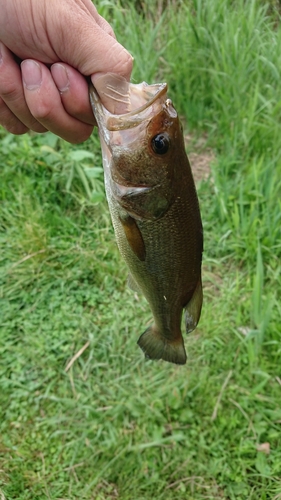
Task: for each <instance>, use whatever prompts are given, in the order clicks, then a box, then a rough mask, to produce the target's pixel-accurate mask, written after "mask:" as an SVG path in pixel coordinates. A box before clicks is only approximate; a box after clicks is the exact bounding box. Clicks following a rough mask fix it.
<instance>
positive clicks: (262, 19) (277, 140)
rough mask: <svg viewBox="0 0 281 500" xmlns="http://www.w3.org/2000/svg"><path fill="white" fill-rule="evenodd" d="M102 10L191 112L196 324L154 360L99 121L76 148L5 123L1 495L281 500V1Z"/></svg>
mask: <svg viewBox="0 0 281 500" xmlns="http://www.w3.org/2000/svg"><path fill="white" fill-rule="evenodd" d="M140 4H141V5H142V8H140ZM96 5H97V7H98V10H99V12H100V13H101V14H102V15H104V16H105V17H106V19H108V20H109V21H110V22H111V23H112V25H113V27H114V30H115V32H116V35H117V37H118V39H119V40H120V41H121V42H122V43H123V44H124V45H125V46H126V48H127V49H128V50H129V51H130V52H131V53H132V54H133V56H134V58H135V67H134V73H133V81H134V82H139V81H142V80H145V81H148V82H149V83H152V82H156V81H167V82H168V84H169V89H170V92H169V95H170V97H171V98H172V100H173V102H174V105H175V107H176V108H177V110H178V112H179V114H180V116H181V117H182V121H183V125H184V130H185V135H186V147H187V151H188V152H189V153H190V158H191V159H193V169H194V173H195V177H196V179H198V182H197V189H198V196H199V200H200V206H201V215H202V220H203V225H204V235H205V251H204V260H203V287H204V305H203V311H202V317H201V320H200V323H199V326H198V328H197V329H196V330H195V331H194V332H193V333H191V334H190V335H189V336H188V337H186V338H185V344H186V350H187V356H188V360H187V364H186V365H185V366H175V365H172V364H169V363H166V362H153V361H147V360H145V359H144V356H143V353H142V352H141V350H140V349H139V348H138V346H137V345H136V342H137V340H138V338H139V336H140V334H141V333H142V332H143V331H144V330H145V327H146V326H147V325H148V324H149V322H150V321H151V313H150V310H149V307H148V305H147V303H146V301H145V300H144V298H143V297H142V296H137V295H136V293H135V292H133V291H131V290H130V289H129V288H128V287H127V270H126V268H125V265H124V263H123V261H122V260H121V258H120V256H119V253H118V251H117V247H116V243H115V240H114V234H113V229H112V226H111V222H110V217H109V212H108V207H107V203H106V200H105V194H104V188H103V174H102V168H101V155H100V145H99V141H98V137H97V133H96V131H95V133H94V134H93V136H92V137H91V138H90V139H89V140H88V141H87V142H86V143H83V144H80V145H78V146H77V145H76V146H72V145H70V144H67V143H65V142H64V141H63V140H61V139H59V138H57V137H55V136H54V135H52V134H45V135H37V134H27V135H23V136H20V137H15V136H12V135H10V134H7V133H6V132H5V131H4V130H3V129H0V141H1V142H0V166H1V167H0V248H1V253H0V299H1V301H0V311H1V313H0V388H1V391H0V499H1V500H42V499H50V500H74V499H79V500H80V499H83V500H84V499H85V500H115V499H120V500H151V499H153V498H155V499H157V500H164V499H165V500H174V499H175V498H176V499H177V500H203V499H213V500H217V499H224V500H248V499H251V500H267V499H268V500H269V499H270V500H278V499H281V284H280V282H281V278H280V272H281V264H280V258H281V129H280V113H281V87H280V81H281V74H280V68H281V27H280V20H279V13H278V2H276V3H275V2H271V3H270V4H265V3H264V2H263V1H258V0H256V1H254V0H249V1H248V2H244V1H242V0H213V1H212V2H208V1H203V0H182V1H179V2H175V1H172V0H171V1H170V2H164V1H163V2H161V1H151V2H149V1H147V2H141V3H140V2H129V1H128V2H125V1H123V2H122V3H121V4H120V3H118V2H110V1H106V2H105V1H102V0H100V1H98V2H96ZM202 159H204V162H205V163H204V165H205V167H204V168H203V174H204V175H201V174H200V165H201V164H200V160H202ZM198 172H199V174H198Z"/></svg>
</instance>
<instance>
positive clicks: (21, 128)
mask: <svg viewBox="0 0 281 500" xmlns="http://www.w3.org/2000/svg"><path fill="white" fill-rule="evenodd" d="M3 127H4V128H5V129H6V130H7V131H8V132H10V134H13V135H23V134H26V132H28V130H29V129H28V128H27V127H26V126H25V125H24V124H23V123H21V122H20V121H16V120H15V121H9V122H6V123H4V124H3Z"/></svg>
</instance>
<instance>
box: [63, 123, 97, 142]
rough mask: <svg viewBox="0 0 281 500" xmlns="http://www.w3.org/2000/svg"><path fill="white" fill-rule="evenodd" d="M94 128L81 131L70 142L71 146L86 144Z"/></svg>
mask: <svg viewBox="0 0 281 500" xmlns="http://www.w3.org/2000/svg"><path fill="white" fill-rule="evenodd" d="M92 130H93V127H85V128H84V129H83V130H81V131H80V132H79V133H77V134H76V135H73V136H72V137H71V138H70V139H69V140H68V142H70V143H71V144H80V143H81V142H85V141H86V140H87V139H89V137H90V135H91V133H92Z"/></svg>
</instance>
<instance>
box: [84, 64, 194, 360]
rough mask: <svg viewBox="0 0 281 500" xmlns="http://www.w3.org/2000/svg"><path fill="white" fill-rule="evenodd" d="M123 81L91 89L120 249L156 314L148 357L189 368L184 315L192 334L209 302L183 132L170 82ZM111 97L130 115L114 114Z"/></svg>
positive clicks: (112, 78)
mask: <svg viewBox="0 0 281 500" xmlns="http://www.w3.org/2000/svg"><path fill="white" fill-rule="evenodd" d="M116 78H117V79H118V77H117V76H116V75H110V74H109V75H105V80H104V82H103V85H102V87H103V88H104V92H103V94H104V95H102V93H101V91H100V90H99V93H98V92H97V90H96V88H95V87H94V86H93V85H92V84H91V86H90V91H89V92H90V102H91V106H92V110H93V114H94V116H95V119H96V122H97V125H98V130H99V137H100V141H101V149H102V158H103V169H104V180H105V191H106V197H107V201H108V205H109V210H110V214H111V219H112V223H113V227H114V231H115V236H116V241H117V246H118V248H119V251H120V253H121V255H122V257H123V258H124V260H125V262H126V264H127V266H128V268H129V279H128V282H129V285H130V286H131V288H133V289H134V290H136V291H137V292H141V293H143V295H144V296H145V298H146V300H147V302H148V304H149V306H150V309H151V312H152V315H153V324H151V325H150V326H149V327H148V328H147V329H146V330H145V331H144V333H142V335H141V336H140V338H139V340H138V345H139V346H140V348H141V349H142V350H143V352H144V354H145V357H146V358H148V359H152V360H160V359H162V360H164V361H168V362H171V363H175V364H178V365H184V364H185V363H186V359H187V356H186V350H185V346H184V339H183V336H182V331H181V324H182V316H183V313H184V317H185V330H186V332H187V333H189V332H191V331H193V330H194V329H195V328H196V326H197V324H198V321H199V318H200V314H201V308H202V301H203V292H202V279H201V263H202V253H203V229H202V221H201V215H200V209H199V201H198V197H197V193H196V188H195V184H194V180H193V176H192V171H191V167H190V164H189V160H188V157H187V154H186V151H185V144H184V137H183V128H182V125H181V123H180V120H179V117H178V114H177V111H176V110H175V108H174V106H173V103H172V101H171V99H169V98H168V95H167V89H168V86H167V84H166V83H157V84H152V85H149V84H147V83H145V82H142V83H140V84H133V83H127V82H125V83H124V88H123V90H122V84H121V85H120V81H117V82H116ZM120 78H121V77H120ZM120 78H119V80H120ZM121 83H122V82H121ZM117 84H118V85H117ZM100 87H101V85H99V89H100ZM120 88H121V91H120ZM101 98H102V100H101ZM107 98H108V99H111V100H112V101H116V107H115V109H119V110H120V109H125V112H122V113H121V114H120V113H119V114H116V112H114V113H112V112H110V111H109V110H108V109H107V108H106V107H105V106H104V104H103V102H105V101H106V99H107ZM102 101H103V102H102Z"/></svg>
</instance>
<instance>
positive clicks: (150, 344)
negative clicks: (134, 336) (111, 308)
mask: <svg viewBox="0 0 281 500" xmlns="http://www.w3.org/2000/svg"><path fill="white" fill-rule="evenodd" d="M138 345H139V346H140V348H141V349H142V350H143V352H144V354H145V356H146V358H149V359H164V360H165V361H169V362H170V363H175V364H177V365H185V363H186V352H185V348H184V343H183V338H182V336H180V337H179V338H177V339H176V340H171V339H168V338H166V337H163V336H162V335H161V334H160V333H159V332H158V331H157V329H156V327H155V325H152V326H150V327H149V328H148V329H147V330H146V331H145V332H144V333H143V334H142V335H141V336H140V338H139V340H138Z"/></svg>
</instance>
